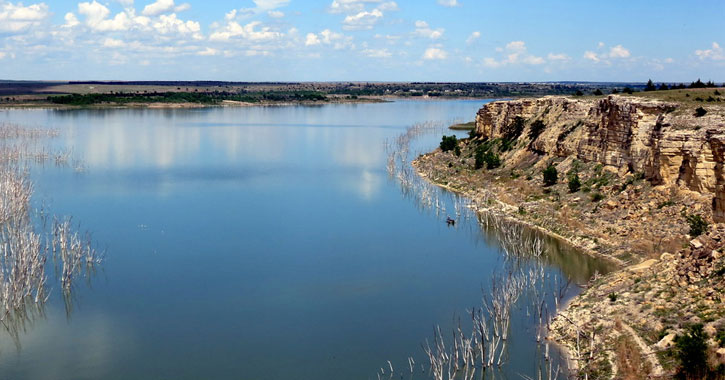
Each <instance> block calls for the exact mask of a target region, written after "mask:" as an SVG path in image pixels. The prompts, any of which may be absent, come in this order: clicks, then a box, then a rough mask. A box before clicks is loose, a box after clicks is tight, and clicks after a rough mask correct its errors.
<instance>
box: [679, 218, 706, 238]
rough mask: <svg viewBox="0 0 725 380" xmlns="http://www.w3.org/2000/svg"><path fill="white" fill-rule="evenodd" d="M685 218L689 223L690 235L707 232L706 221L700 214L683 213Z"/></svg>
mask: <svg viewBox="0 0 725 380" xmlns="http://www.w3.org/2000/svg"><path fill="white" fill-rule="evenodd" d="M685 220H687V223H688V224H689V225H690V236H692V237H695V236H700V235H702V234H704V233H705V232H707V226H708V224H707V222H706V221H705V219H703V218H702V216H700V214H693V215H685Z"/></svg>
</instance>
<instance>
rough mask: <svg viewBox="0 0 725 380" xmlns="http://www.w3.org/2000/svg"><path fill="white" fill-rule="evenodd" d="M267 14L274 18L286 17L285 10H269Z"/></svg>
mask: <svg viewBox="0 0 725 380" xmlns="http://www.w3.org/2000/svg"><path fill="white" fill-rule="evenodd" d="M267 15H268V16H269V17H272V18H282V17H284V12H281V11H268V12H267Z"/></svg>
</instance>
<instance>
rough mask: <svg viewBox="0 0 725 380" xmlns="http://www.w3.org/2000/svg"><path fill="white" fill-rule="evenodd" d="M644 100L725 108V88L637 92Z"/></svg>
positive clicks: (635, 94)
mask: <svg viewBox="0 0 725 380" xmlns="http://www.w3.org/2000/svg"><path fill="white" fill-rule="evenodd" d="M632 95H634V96H639V97H643V98H650V99H659V100H664V101H668V102H678V103H681V104H683V105H686V106H697V105H707V104H708V103H710V104H715V105H717V104H720V105H723V106H725V88H722V87H721V88H688V89H684V90H667V91H647V92H644V91H643V92H635V93H633V94H632Z"/></svg>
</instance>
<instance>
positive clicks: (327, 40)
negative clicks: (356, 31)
mask: <svg viewBox="0 0 725 380" xmlns="http://www.w3.org/2000/svg"><path fill="white" fill-rule="evenodd" d="M315 45H330V46H332V47H333V48H334V49H335V50H340V49H347V48H353V47H354V45H353V42H352V37H350V36H346V35H344V34H342V33H336V32H333V31H331V30H330V29H325V30H323V31H321V32H320V33H319V34H315V33H307V37H306V38H305V46H315Z"/></svg>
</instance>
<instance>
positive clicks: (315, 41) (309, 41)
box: [305, 33, 322, 46]
mask: <svg viewBox="0 0 725 380" xmlns="http://www.w3.org/2000/svg"><path fill="white" fill-rule="evenodd" d="M321 43H322V42H321V41H320V39H319V38H318V37H317V35H316V34H315V33H307V38H305V46H315V45H319V44H321Z"/></svg>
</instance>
